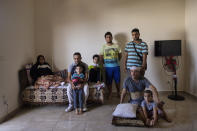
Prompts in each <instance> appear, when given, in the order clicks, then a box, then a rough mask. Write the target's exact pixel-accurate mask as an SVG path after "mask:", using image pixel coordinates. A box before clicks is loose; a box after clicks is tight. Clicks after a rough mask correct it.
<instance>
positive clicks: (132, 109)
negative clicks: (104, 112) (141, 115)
mask: <svg viewBox="0 0 197 131" xmlns="http://www.w3.org/2000/svg"><path fill="white" fill-rule="evenodd" d="M136 110H137V105H134V104H130V103H124V104H118V105H117V107H116V109H115V111H114V112H113V114H112V115H113V116H116V117H122V118H136Z"/></svg>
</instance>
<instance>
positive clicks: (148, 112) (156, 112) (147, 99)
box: [141, 90, 171, 126]
mask: <svg viewBox="0 0 197 131" xmlns="http://www.w3.org/2000/svg"><path fill="white" fill-rule="evenodd" d="M141 107H142V109H143V113H144V116H145V119H146V125H147V126H154V125H155V124H156V123H157V120H158V117H162V118H164V119H165V120H166V121H168V122H171V121H170V120H169V119H168V117H167V114H166V113H165V111H164V110H163V108H162V107H160V108H159V107H158V106H157V104H156V102H154V101H153V94H152V91H150V90H145V91H144V100H143V101H142V103H141Z"/></svg>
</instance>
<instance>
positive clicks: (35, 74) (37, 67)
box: [30, 55, 53, 85]
mask: <svg viewBox="0 0 197 131" xmlns="http://www.w3.org/2000/svg"><path fill="white" fill-rule="evenodd" d="M52 74H53V72H52V70H51V66H50V65H49V64H48V63H47V62H45V58H44V56H43V55H39V56H38V57H37V61H36V64H34V65H33V66H32V68H31V70H30V75H31V77H32V79H33V83H32V84H33V85H34V84H35V82H36V80H37V79H38V78H39V77H41V76H46V75H52Z"/></svg>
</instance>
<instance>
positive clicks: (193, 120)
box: [0, 93, 197, 131]
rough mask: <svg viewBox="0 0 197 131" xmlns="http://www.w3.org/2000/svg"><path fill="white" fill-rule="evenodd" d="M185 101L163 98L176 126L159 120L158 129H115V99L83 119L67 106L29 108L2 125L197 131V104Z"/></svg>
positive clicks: (46, 129)
mask: <svg viewBox="0 0 197 131" xmlns="http://www.w3.org/2000/svg"><path fill="white" fill-rule="evenodd" d="M183 95H184V96H185V97H186V100H185V101H172V100H169V99H167V94H166V93H162V94H160V98H161V99H162V100H164V101H165V102H166V104H165V109H166V111H167V113H168V115H169V117H170V118H172V120H173V122H172V123H167V122H166V121H164V120H159V123H158V125H156V127H154V128H140V127H116V126H113V125H111V120H112V112H113V110H114V108H115V107H116V105H117V104H118V103H119V100H118V99H117V98H115V97H113V99H112V101H106V103H105V104H104V105H102V106H98V107H92V108H89V111H88V112H86V113H84V114H83V115H80V116H77V115H75V113H74V112H70V113H66V112H64V109H65V107H66V106H54V105H52V106H41V107H28V108H27V107H26V108H23V109H21V112H19V113H18V114H17V115H16V116H15V117H13V118H11V119H10V120H8V121H6V122H4V123H2V124H0V131H71V130H72V131H131V130H133V131H149V130H151V131H197V100H196V99H195V98H193V97H191V96H189V95H186V94H183Z"/></svg>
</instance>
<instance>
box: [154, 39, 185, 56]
mask: <svg viewBox="0 0 197 131" xmlns="http://www.w3.org/2000/svg"><path fill="white" fill-rule="evenodd" d="M155 56H181V40H160V41H155Z"/></svg>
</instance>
